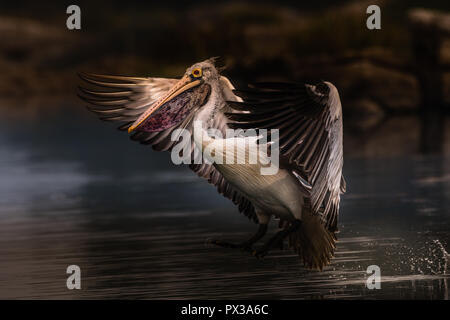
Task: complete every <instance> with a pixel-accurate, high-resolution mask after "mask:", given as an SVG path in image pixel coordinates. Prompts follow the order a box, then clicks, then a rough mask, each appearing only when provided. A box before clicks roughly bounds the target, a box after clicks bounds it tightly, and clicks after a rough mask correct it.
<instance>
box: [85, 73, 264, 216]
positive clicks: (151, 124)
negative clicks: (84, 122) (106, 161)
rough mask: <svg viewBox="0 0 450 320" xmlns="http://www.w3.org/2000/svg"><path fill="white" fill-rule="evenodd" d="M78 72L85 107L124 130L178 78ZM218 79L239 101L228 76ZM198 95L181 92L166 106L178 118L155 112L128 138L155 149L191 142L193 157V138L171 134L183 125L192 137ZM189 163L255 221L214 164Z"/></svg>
mask: <svg viewBox="0 0 450 320" xmlns="http://www.w3.org/2000/svg"><path fill="white" fill-rule="evenodd" d="M79 76H80V78H81V79H82V80H83V81H84V85H82V86H80V87H79V89H80V94H79V96H80V98H81V99H82V100H84V101H86V102H87V103H88V104H89V106H88V109H89V110H90V111H92V112H94V113H95V114H97V115H98V116H99V118H100V119H101V120H105V121H114V122H118V123H120V124H121V125H120V126H119V130H122V131H127V130H128V128H129V127H130V126H131V125H132V124H133V123H134V122H135V121H136V120H137V119H138V118H139V116H140V115H141V114H142V113H144V112H145V111H146V110H147V109H148V108H149V107H151V106H152V105H153V104H154V103H155V102H156V101H158V100H159V99H160V98H162V97H163V96H164V95H165V94H166V93H167V92H168V91H169V90H170V89H171V88H172V87H173V86H174V85H175V84H176V83H177V82H178V80H177V79H167V78H140V77H123V76H108V75H97V74H87V73H81V74H79ZM221 81H223V82H224V83H225V84H227V85H226V87H224V88H225V89H224V93H223V94H224V96H225V97H227V99H234V100H236V101H240V99H239V98H238V97H236V96H234V94H233V93H232V89H234V88H233V87H232V86H231V84H230V82H229V81H228V79H226V78H224V77H222V79H221ZM200 91H201V89H200ZM203 91H204V92H203V94H202V92H201V94H200V98H201V99H206V98H207V97H208V95H209V92H207V90H203ZM198 99H199V96H198V95H197V96H196V98H192V99H191V98H190V96H189V95H188V94H185V95H183V97H182V98H181V99H180V100H178V101H177V102H173V105H168V106H166V112H171V113H172V114H173V117H172V119H177V120H179V121H175V122H174V123H175V124H174V123H172V122H170V121H168V120H167V117H164V114H162V113H161V114H156V115H155V116H153V117H151V118H150V119H149V120H148V121H146V123H143V125H142V127H143V128H144V130H142V131H136V132H134V133H133V134H132V135H131V136H130V138H131V139H132V140H135V141H138V142H140V143H142V144H147V145H151V146H152V148H153V149H154V150H157V151H171V150H172V148H173V147H174V146H175V145H176V144H178V143H181V144H184V143H190V144H191V148H190V150H191V155H190V156H191V159H195V158H196V157H198V156H199V150H198V149H197V148H196V146H195V144H194V141H193V139H190V140H189V141H184V140H182V141H181V142H180V141H179V139H180V137H181V136H177V137H172V133H173V132H174V130H175V129H186V130H188V131H189V132H190V133H191V137H192V130H193V126H192V121H193V118H194V116H195V113H194V111H195V110H197V108H196V107H197V105H202V104H203V101H199V100H198ZM169 104H170V103H169ZM215 121H216V123H215V127H216V128H217V129H219V130H223V132H225V129H226V127H227V119H226V118H225V117H223V116H222V117H220V116H218V117H216V119H215ZM155 127H157V128H155ZM180 149H182V148H180ZM189 167H190V168H191V169H192V170H193V171H194V172H196V173H197V174H198V175H199V176H201V177H204V178H206V179H207V180H208V182H209V183H211V184H213V185H215V186H216V188H217V190H218V192H219V193H220V194H223V195H224V196H225V197H227V198H229V199H231V200H232V201H233V202H234V203H235V204H236V205H237V206H238V208H239V210H240V211H241V212H242V213H244V214H245V215H246V216H248V217H249V218H251V219H253V220H254V221H256V214H255V210H254V208H253V205H252V204H251V202H250V201H249V200H248V199H247V198H245V197H244V196H243V195H242V194H240V193H239V192H238V191H237V190H235V189H234V188H233V187H232V186H231V185H230V184H229V183H227V182H226V180H225V179H224V178H223V176H222V175H221V174H220V172H219V171H217V170H216V169H215V168H214V166H213V165H211V164H207V163H202V164H191V165H190V166H189Z"/></svg>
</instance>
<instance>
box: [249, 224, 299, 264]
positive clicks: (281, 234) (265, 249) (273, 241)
mask: <svg viewBox="0 0 450 320" xmlns="http://www.w3.org/2000/svg"><path fill="white" fill-rule="evenodd" d="M301 224H302V221H301V220H295V221H294V222H292V223H291V225H290V226H289V227H287V228H286V229H283V230H281V231H278V232H277V233H276V234H275V235H274V236H273V237H272V238H270V239H269V240H268V241H267V242H266V243H265V244H264V245H263V246H262V247H261V248H260V249H258V250H255V251H253V255H254V256H255V257H257V258H258V259H261V258H263V257H264V256H265V255H267V253H269V250H270V249H272V248H274V247H280V248H282V247H283V240H284V239H285V238H286V237H287V236H288V235H289V234H290V233H291V232H294V231H296V230H297V229H298V228H300V225H301Z"/></svg>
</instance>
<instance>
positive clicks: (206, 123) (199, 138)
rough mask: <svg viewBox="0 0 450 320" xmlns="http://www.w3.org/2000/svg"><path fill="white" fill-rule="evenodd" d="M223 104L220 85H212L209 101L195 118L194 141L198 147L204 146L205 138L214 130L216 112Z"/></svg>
mask: <svg viewBox="0 0 450 320" xmlns="http://www.w3.org/2000/svg"><path fill="white" fill-rule="evenodd" d="M221 103H223V97H222V94H221V92H220V90H219V88H218V84H214V83H213V84H211V93H210V96H209V99H208V101H207V102H206V103H205V104H204V105H203V107H201V109H200V110H199V111H198V112H197V114H196V115H195V117H194V127H195V128H194V141H195V142H196V144H197V146H199V147H200V146H202V148H203V147H204V146H203V142H204V139H203V138H204V137H205V135H206V136H207V135H208V132H207V130H208V129H210V128H214V118H215V115H216V112H218V109H219V108H220V105H221Z"/></svg>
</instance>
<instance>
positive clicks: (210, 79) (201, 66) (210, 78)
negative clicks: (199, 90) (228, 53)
mask: <svg viewBox="0 0 450 320" xmlns="http://www.w3.org/2000/svg"><path fill="white" fill-rule="evenodd" d="M184 77H189V78H191V79H192V80H193V81H195V80H200V81H202V82H205V83H209V84H212V83H214V82H217V81H218V80H219V77H220V75H219V72H218V71H217V69H216V67H215V65H214V60H213V59H208V60H205V61H202V62H198V63H196V64H194V65H192V66H191V67H189V68H187V69H186V73H185V74H184Z"/></svg>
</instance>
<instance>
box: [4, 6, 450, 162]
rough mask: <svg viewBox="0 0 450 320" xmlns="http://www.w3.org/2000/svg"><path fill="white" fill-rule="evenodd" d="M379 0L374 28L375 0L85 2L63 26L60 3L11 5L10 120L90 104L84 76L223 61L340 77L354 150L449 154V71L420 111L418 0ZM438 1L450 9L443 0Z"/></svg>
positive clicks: (283, 74) (266, 72)
mask: <svg viewBox="0 0 450 320" xmlns="http://www.w3.org/2000/svg"><path fill="white" fill-rule="evenodd" d="M376 3H377V4H378V5H379V6H380V7H381V8H382V17H383V20H382V21H383V24H382V29H381V30H375V31H370V30H368V29H367V28H366V27H365V19H366V18H367V15H366V13H365V9H366V8H367V6H368V5H369V4H372V2H370V1H343V2H342V4H341V5H335V4H332V3H331V2H324V5H323V7H321V6H316V7H311V8H310V7H307V8H304V7H302V5H301V4H297V5H294V4H292V3H281V4H275V3H270V2H264V3H261V4H258V5H255V4H254V3H252V2H240V1H232V2H218V3H214V4H208V3H206V2H202V1H200V2H198V3H196V4H187V3H185V4H183V5H179V6H176V7H170V5H171V4H169V5H168V6H167V7H162V6H156V5H152V4H148V5H138V4H131V5H129V6H126V5H124V4H121V3H120V2H114V1H113V2H112V4H111V6H107V7H104V6H102V4H101V3H100V4H90V3H89V2H85V1H81V2H80V7H81V8H82V29H81V30H79V31H70V30H67V28H66V27H65V19H66V18H67V15H66V14H62V13H64V12H65V7H64V6H62V5H58V6H55V7H54V8H50V7H47V8H46V9H45V10H44V9H41V10H36V12H35V14H31V13H29V12H27V14H23V10H19V9H17V8H14V5H11V7H8V8H7V9H8V10H5V11H4V12H6V13H7V14H6V13H4V14H3V16H1V17H0V38H1V39H2V42H1V43H0V70H2V72H1V73H0V108H1V109H2V111H3V113H4V117H5V118H9V119H12V121H14V120H13V119H25V118H29V119H36V118H37V119H38V118H39V117H40V116H42V114H43V113H44V114H45V113H49V112H59V111H60V109H61V108H62V106H63V105H64V107H63V108H65V107H66V106H67V105H73V106H80V107H81V106H83V104H82V103H81V102H80V101H79V100H78V99H77V97H76V90H77V89H76V88H77V85H78V77H77V72H79V71H87V72H95V73H104V74H119V75H133V76H157V77H179V76H181V75H182V73H183V72H184V70H185V68H186V67H188V66H189V65H191V64H192V63H195V62H197V61H200V60H203V59H206V58H208V57H211V56H220V57H221V58H220V60H219V64H220V65H221V66H225V67H226V69H225V70H224V72H223V73H224V75H225V76H227V77H229V78H230V80H231V81H232V82H233V83H234V84H235V86H236V87H241V88H242V87H245V86H246V85H247V83H248V82H254V81H304V80H317V79H323V80H328V81H331V82H333V83H334V84H335V85H336V87H337V88H338V89H339V91H340V95H341V100H342V104H343V112H344V125H345V132H346V137H345V138H346V140H345V141H346V153H347V154H349V155H356V156H365V157H371V156H390V155H394V156H395V155H405V154H406V155H410V154H417V153H424V152H425V153H430V152H431V153H443V154H446V155H448V154H450V146H449V145H450V133H449V129H448V128H449V127H450V126H449V125H448V123H449V118H448V117H446V115H448V114H449V108H448V104H450V72H443V76H442V100H443V103H445V104H446V107H445V108H441V109H437V111H433V112H434V113H435V114H432V115H431V116H428V115H424V114H423V110H427V109H428V108H430V109H432V108H434V106H433V103H431V106H425V107H424V108H422V107H421V105H423V103H422V101H423V99H422V93H421V89H420V87H421V85H420V83H419V80H418V78H417V77H416V76H414V73H413V72H414V70H411V68H410V67H408V66H409V65H410V63H411V61H413V59H414V57H413V53H412V47H413V43H412V39H411V35H412V34H413V31H412V30H411V29H410V25H409V24H408V21H407V15H408V12H409V10H410V9H411V8H412V6H413V5H414V3H413V4H409V3H408V2H405V1H391V0H384V1H376ZM430 6H431V7H433V6H434V7H436V8H437V9H438V10H440V11H441V12H446V10H447V12H448V9H447V8H446V6H445V5H441V4H440V2H439V3H438V2H433V1H432V2H430ZM14 12H16V13H15V14H14ZM439 58H440V60H441V61H442V63H443V64H445V65H450V38H448V39H447V38H445V39H444V40H443V43H442V46H441V47H440V51H439ZM433 110H434V109H433ZM440 119H443V120H442V121H441V120H440ZM428 146H430V147H428Z"/></svg>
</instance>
